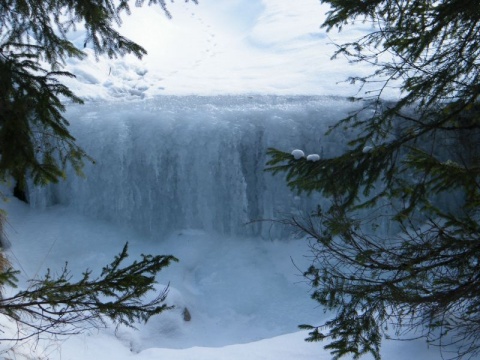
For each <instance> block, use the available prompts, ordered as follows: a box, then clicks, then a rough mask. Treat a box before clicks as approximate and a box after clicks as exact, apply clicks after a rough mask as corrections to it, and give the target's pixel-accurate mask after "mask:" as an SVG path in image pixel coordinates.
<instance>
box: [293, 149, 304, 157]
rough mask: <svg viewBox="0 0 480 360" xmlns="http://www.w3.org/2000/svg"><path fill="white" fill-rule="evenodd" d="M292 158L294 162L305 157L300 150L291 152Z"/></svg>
mask: <svg viewBox="0 0 480 360" xmlns="http://www.w3.org/2000/svg"><path fill="white" fill-rule="evenodd" d="M292 156H293V157H294V159H295V160H300V159H301V158H304V157H305V153H304V152H303V151H302V150H300V149H295V150H293V151H292Z"/></svg>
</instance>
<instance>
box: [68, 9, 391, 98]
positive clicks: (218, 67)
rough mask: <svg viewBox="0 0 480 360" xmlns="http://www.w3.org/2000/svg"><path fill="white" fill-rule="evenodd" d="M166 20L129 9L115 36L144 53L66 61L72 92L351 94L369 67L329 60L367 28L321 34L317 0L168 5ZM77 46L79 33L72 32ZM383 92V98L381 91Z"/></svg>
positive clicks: (151, 11) (321, 12)
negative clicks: (354, 80)
mask: <svg viewBox="0 0 480 360" xmlns="http://www.w3.org/2000/svg"><path fill="white" fill-rule="evenodd" d="M170 9H171V12H172V15H173V19H171V20H169V19H167V18H166V17H165V15H164V14H163V13H162V11H161V10H160V9H158V8H155V7H148V6H145V7H143V8H136V9H134V11H133V12H132V15H131V16H130V17H126V18H125V21H124V24H123V25H122V28H121V30H122V32H124V33H125V34H126V35H127V36H129V37H130V38H132V39H133V40H136V41H137V42H138V43H140V44H141V45H143V46H144V47H145V48H146V49H147V51H148V55H147V56H146V57H145V58H144V59H142V60H137V59H135V58H133V57H128V56H127V57H126V58H123V59H116V60H109V59H104V58H100V59H99V61H98V62H97V61H96V60H95V57H94V56H93V54H92V53H91V51H89V49H86V50H87V52H88V53H89V58H88V59H87V60H86V61H82V62H78V61H70V62H69V63H68V66H67V70H69V71H71V72H72V73H73V74H75V75H77V80H68V81H69V84H70V85H71V87H72V89H75V90H76V91H77V93H78V94H80V95H81V96H83V97H84V98H87V99H109V100H111V99H122V100H125V99H127V98H137V99H138V98H145V97H151V96H155V95H162V94H168V95H172V94H176V95H186V94H196V95H218V94H245V93H247V94H248V93H250V94H283V95H286V94H290V95H291V94H304V95H307V94H309V95H342V96H351V95H354V94H356V91H357V90H356V88H355V87H354V86H351V85H350V84H348V83H345V82H344V81H345V80H346V79H347V78H348V76H351V75H360V74H366V73H369V72H370V71H371V69H370V68H369V67H362V66H359V65H358V64H356V65H355V66H352V65H349V64H348V63H347V61H346V60H345V59H344V58H338V59H337V60H334V61H331V60H330V57H331V56H332V54H333V52H334V50H335V46H334V44H335V43H341V42H345V41H348V40H352V39H354V38H356V37H358V36H360V35H362V34H364V33H365V32H367V31H371V29H372V28H371V26H370V25H368V24H361V23H359V24H357V25H356V27H355V30H352V29H346V30H345V31H343V32H342V33H340V34H339V33H337V32H336V31H332V32H330V33H327V32H326V31H325V29H321V28H320V25H321V24H322V22H323V20H324V18H325V12H326V11H327V9H328V8H327V7H325V6H324V5H320V3H319V1H318V0H296V1H295V3H294V4H292V2H290V1H278V0H263V1H261V0H248V1H246V0H229V1H221V0H201V1H200V4H199V5H197V6H196V5H194V4H193V3H184V2H182V1H178V2H176V3H174V4H171V5H170ZM72 38H74V39H75V40H76V43H77V44H78V46H83V42H84V34H83V33H82V32H81V31H80V30H79V31H78V32H76V33H73V34H72ZM385 95H386V94H385Z"/></svg>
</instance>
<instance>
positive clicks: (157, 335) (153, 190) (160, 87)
mask: <svg viewBox="0 0 480 360" xmlns="http://www.w3.org/2000/svg"><path fill="white" fill-rule="evenodd" d="M291 4H292V2H291V1H289V0H230V1H221V0H200V5H198V6H195V5H193V4H192V3H184V2H182V1H177V2H175V3H173V4H170V3H169V8H170V10H171V12H172V14H173V20H168V19H166V17H165V16H164V14H163V13H162V11H161V10H160V9H159V8H155V7H146V6H145V7H144V8H140V9H137V8H136V9H133V10H134V11H133V14H132V16H130V17H128V18H125V19H124V20H125V21H124V24H123V26H122V32H124V33H125V35H127V36H129V37H131V38H133V39H134V40H137V41H138V42H139V43H141V44H142V45H143V46H144V47H145V48H146V49H147V51H148V52H149V55H148V56H147V57H145V58H144V59H142V60H138V59H135V58H133V57H131V56H127V57H125V58H121V59H106V58H102V57H101V58H99V59H98V61H97V60H96V59H95V56H94V54H93V53H92V51H91V49H86V50H85V51H86V52H87V55H88V57H87V59H85V60H84V61H79V60H76V59H69V60H67V64H66V70H68V71H71V72H72V73H74V74H75V75H76V76H77V78H76V79H64V81H65V82H66V83H67V85H68V86H69V87H71V89H72V90H73V91H74V92H75V93H76V94H78V95H79V96H81V97H82V98H84V99H86V100H89V101H88V103H87V104H86V105H85V106H83V107H78V106H73V105H71V106H69V107H68V111H67V114H66V115H67V119H68V120H69V121H70V123H71V130H72V132H73V135H74V136H75V137H76V138H77V139H78V142H79V144H80V145H81V146H82V147H84V148H85V150H87V153H89V154H90V155H92V156H93V157H94V158H95V160H96V165H94V166H93V165H87V166H86V168H85V173H86V175H87V177H86V179H81V178H78V177H75V176H74V175H73V174H69V175H68V180H67V181H66V182H63V183H61V184H59V185H57V186H51V187H46V188H43V189H35V188H30V200H31V201H32V206H27V205H26V204H24V203H21V202H20V201H18V200H17V199H14V198H11V197H10V198H9V201H8V202H6V203H4V204H3V206H2V208H5V209H6V210H7V212H8V225H7V229H6V232H7V235H8V237H9V240H10V242H11V244H12V246H11V248H10V249H9V250H8V257H9V259H10V260H11V262H12V264H13V265H14V266H15V267H16V268H17V269H19V270H21V276H20V287H26V286H27V280H28V279H32V278H36V277H37V276H39V275H41V274H43V273H45V271H46V269H47V268H50V269H52V271H53V272H56V271H57V272H58V271H59V270H60V269H61V267H62V266H63V265H64V263H65V261H68V264H69V268H70V269H71V270H72V273H77V274H79V273H81V271H83V270H85V269H86V268H91V269H93V270H97V271H99V270H100V269H101V267H102V266H103V265H105V264H107V263H108V262H109V261H111V259H112V257H113V256H114V255H115V254H117V253H118V252H119V251H120V250H121V248H122V247H123V245H124V244H125V243H126V242H129V245H130V253H131V255H132V258H135V257H136V256H139V254H140V253H153V254H173V255H175V256H176V257H178V258H179V259H180V263H178V264H174V265H172V266H171V267H170V268H168V269H166V270H165V271H163V272H162V273H161V274H160V278H159V282H160V284H159V285H158V291H162V290H163V288H164V286H166V285H167V284H170V293H169V297H168V299H167V301H168V302H169V303H171V304H173V305H175V306H176V308H175V309H174V310H172V311H170V312H168V313H165V314H162V315H160V316H158V317H156V318H154V319H152V320H151V321H150V322H149V323H147V324H145V325H142V324H139V325H138V330H137V331H133V330H132V329H127V328H123V327H121V328H118V329H115V328H113V327H108V328H106V329H101V330H98V331H90V332H87V333H86V334H83V335H79V336H74V337H71V338H67V339H57V340H54V339H51V340H46V341H40V343H38V344H37V343H36V342H35V341H33V340H32V341H31V342H25V343H20V344H17V345H16V346H15V348H14V351H15V353H14V354H12V353H11V352H10V353H8V354H4V355H5V357H10V358H21V357H22V356H25V357H31V358H40V359H44V358H48V359H72V360H73V359H79V360H80V359H81V360H83V359H85V360H86V359H104V360H110V359H112V360H113V359H115V360H122V359H129V360H153V359H173V358H174V359H179V360H181V359H189V360H190V359H195V360H202V359H209V360H215V359H222V360H223V359H225V360H226V359H228V360H240V359H246V358H248V359H253V360H256V359H258V360H260V359H262V360H270V359H272V360H273V359H275V360H283V359H285V360H287V359H288V360H290V359H307V358H308V359H312V358H317V359H329V358H330V356H329V354H328V352H326V351H324V350H323V348H322V344H317V343H314V344H312V343H307V342H305V341H304V340H303V339H304V338H305V337H306V336H307V334H306V332H299V331H298V330H297V329H298V328H297V325H299V324H303V323H311V324H315V323H317V322H319V321H321V320H322V319H324V317H325V316H326V315H325V314H324V313H323V310H322V309H319V308H318V307H317V304H316V303H315V302H314V301H312V300H311V299H310V297H309V291H310V289H309V287H308V284H306V283H305V282H304V279H303V277H302V276H301V271H302V270H304V269H305V268H306V266H308V264H309V259H308V255H309V252H308V244H307V243H306V241H304V240H303V239H297V238H295V237H293V236H291V235H289V233H288V232H285V229H283V230H282V229H276V228H275V227H274V226H273V225H272V224H271V223H268V222H254V223H249V224H248V225H246V222H249V221H251V220H252V219H271V218H274V217H275V215H276V214H278V213H283V214H292V213H294V214H295V213H301V212H303V211H305V209H309V208H311V207H312V206H314V205H315V204H317V203H318V201H321V199H318V198H315V197H305V196H302V195H296V194H292V193H289V192H288V190H287V188H286V185H285V182H284V179H282V178H281V176H277V177H275V178H273V177H272V176H271V175H270V174H266V173H265V172H264V171H263V168H264V166H265V160H266V157H265V151H266V148H267V147H270V146H273V147H277V148H280V149H292V148H294V147H296V146H301V147H302V148H303V149H304V150H305V151H306V152H307V153H309V152H313V151H319V148H321V150H322V152H321V153H322V155H323V154H324V155H325V156H332V155H334V154H336V153H338V152H339V151H342V144H343V143H345V139H348V138H349V137H351V136H353V134H352V132H349V131H345V133H344V134H342V137H341V138H335V137H329V138H328V139H325V138H323V133H324V132H325V130H326V129H327V127H328V125H329V124H330V123H331V122H332V121H335V120H337V119H338V118H341V117H342V116H343V115H345V114H347V113H348V112H349V111H351V110H352V109H354V105H353V104H351V103H348V102H346V101H345V100H343V99H344V98H345V97H346V96H351V95H356V94H357V89H356V88H355V87H352V86H351V85H349V84H345V83H343V81H344V80H345V79H346V78H347V77H348V76H351V75H361V74H367V73H370V72H371V69H370V68H368V67H364V66H361V65H359V64H356V65H355V66H352V65H349V64H348V63H347V61H346V60H345V59H338V60H335V61H330V57H331V55H332V52H333V51H334V49H335V46H334V45H333V43H335V42H344V41H348V40H351V39H353V38H356V37H358V36H359V35H361V34H365V33H366V32H367V31H371V28H370V26H369V25H366V24H356V25H355V27H354V28H352V29H349V31H344V32H343V33H341V34H336V33H334V32H332V33H326V32H325V30H324V29H320V28H319V26H320V24H321V23H322V21H323V19H324V18H325V12H326V10H327V9H326V8H325V6H323V5H320V4H319V2H318V0H296V1H295V5H293V6H292V5H291ZM71 37H72V39H74V41H75V43H76V44H77V45H78V46H79V47H80V48H82V47H83V42H84V33H83V32H82V30H81V28H79V30H78V31H77V32H76V33H72V34H71ZM364 90H365V91H368V90H369V89H368V87H366V88H365V89H364ZM186 95H189V96H186ZM219 95H222V96H219ZM307 95H309V96H307ZM384 95H385V96H387V95H389V94H388V93H385V94H384ZM390 95H391V96H395V94H394V93H392V94H390ZM355 106H357V105H355ZM320 140H322V141H320ZM292 155H294V156H295V158H297V156H299V157H298V158H300V157H304V156H305V154H304V152H303V151H302V153H301V154H300V153H295V154H293V153H292ZM313 155H316V154H310V155H309V157H310V160H312V156H313ZM10 190H11V189H10ZM10 190H9V189H6V190H3V192H5V193H8V192H9V191H10ZM152 296H153V295H152ZM185 308H187V309H188V310H189V312H190V313H191V317H192V318H191V320H190V321H188V322H186V321H184V319H183V316H182V312H183V309H185ZM2 325H3V326H5V327H4V328H3V329H2V330H5V331H6V332H7V333H8V332H9V331H15V328H14V327H12V324H7V323H5V322H2ZM10 333H11V332H10ZM9 345H10V344H9V343H5V342H3V343H1V346H2V349H7V348H8V346H9ZM382 352H383V354H384V356H385V358H388V359H389V360H396V359H405V358H409V357H411V358H422V359H427V360H428V359H434V358H438V352H437V351H436V349H433V350H428V349H427V348H426V346H425V345H424V344H423V342H421V341H420V342H413V343H397V342H389V341H387V342H385V346H384V347H383V350H382Z"/></svg>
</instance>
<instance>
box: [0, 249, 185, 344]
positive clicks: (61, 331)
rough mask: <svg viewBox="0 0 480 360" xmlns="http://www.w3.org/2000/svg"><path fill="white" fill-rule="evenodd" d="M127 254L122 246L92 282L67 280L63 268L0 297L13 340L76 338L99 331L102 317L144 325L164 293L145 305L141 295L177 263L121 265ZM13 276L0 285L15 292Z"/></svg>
mask: <svg viewBox="0 0 480 360" xmlns="http://www.w3.org/2000/svg"><path fill="white" fill-rule="evenodd" d="M127 249H128V247H127V245H125V247H124V248H123V250H122V252H121V253H120V254H119V255H117V256H116V257H115V259H114V260H113V262H112V263H111V264H110V265H107V266H105V267H104V268H103V270H102V272H101V274H100V276H98V277H96V278H92V272H91V271H90V270H87V271H85V272H84V273H83V274H82V277H81V279H80V280H77V281H73V280H72V276H71V274H70V273H69V271H68V269H67V267H66V266H65V267H64V269H63V271H62V272H61V273H60V274H59V275H57V276H53V275H52V274H51V272H50V271H48V272H47V274H46V275H45V276H44V278H42V279H38V280H32V281H31V284H30V286H29V288H28V289H27V290H22V291H19V292H18V293H16V294H15V295H12V296H7V297H3V298H1V299H0V313H1V314H3V315H6V316H7V317H9V318H12V319H14V320H15V321H16V322H17V324H18V326H19V331H18V334H19V338H18V339H17V340H20V341H21V340H25V339H27V338H29V337H32V336H40V335H48V336H52V335H70V334H77V333H80V332H82V331H85V330H87V329H89V328H99V327H101V326H104V324H105V323H104V320H105V318H108V319H110V320H111V321H113V322H114V323H116V324H124V325H127V326H132V327H133V324H134V323H136V322H139V321H144V322H146V321H147V320H148V319H149V318H150V317H151V316H153V315H157V314H160V313H161V312H163V311H165V310H168V309H169V307H168V306H167V305H166V304H165V303H164V300H165V298H166V295H167V292H168V288H166V289H164V290H163V292H161V293H160V294H158V295H157V296H156V297H155V298H154V299H153V300H151V301H148V302H145V300H144V296H145V295H146V294H147V293H148V292H150V291H152V290H154V284H155V282H156V281H155V276H156V275H157V273H158V272H159V271H160V270H161V269H163V268H164V267H166V266H168V265H169V264H170V263H171V262H172V261H177V259H176V258H174V257H173V256H161V255H157V256H152V255H142V259H141V260H140V261H134V262H133V263H131V264H129V265H124V262H125V259H126V258H127V257H128V253H127ZM16 274H17V272H16V271H14V270H13V269H7V270H6V271H4V272H2V273H1V274H0V282H1V283H2V284H3V285H9V286H14V287H15V285H16V281H17V280H16V277H15V275H16ZM0 340H11V339H0Z"/></svg>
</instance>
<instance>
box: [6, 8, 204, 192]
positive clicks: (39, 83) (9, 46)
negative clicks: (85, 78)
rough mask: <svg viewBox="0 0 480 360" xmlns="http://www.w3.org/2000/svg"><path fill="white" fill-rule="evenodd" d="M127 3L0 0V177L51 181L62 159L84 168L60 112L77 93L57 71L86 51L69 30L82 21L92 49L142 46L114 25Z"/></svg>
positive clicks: (136, 50) (134, 50)
mask: <svg viewBox="0 0 480 360" xmlns="http://www.w3.org/2000/svg"><path fill="white" fill-rule="evenodd" d="M192 1H193V2H195V3H196V0H192ZM144 2H145V1H135V6H142V5H143V3H144ZM130 3H131V1H128V0H121V1H111V0H106V1H90V0H80V1H71V0H49V1H39V0H0V156H1V159H0V180H5V179H6V178H7V177H9V176H13V177H14V178H15V179H16V180H17V181H18V183H19V184H20V186H21V187H24V186H25V181H26V178H27V177H28V176H30V177H32V179H33V181H34V182H35V183H36V184H46V183H49V182H56V181H58V180H59V179H61V178H63V177H64V170H65V166H66V165H67V164H71V165H72V166H73V168H74V169H75V170H76V171H77V173H78V174H81V169H82V166H83V160H84V159H88V160H91V159H90V158H89V157H88V156H87V155H86V154H85V153H84V152H83V151H82V149H80V148H79V147H78V146H77V145H75V139H74V138H73V137H72V136H71V134H70V133H69V131H68V122H67V120H66V119H65V118H64V117H63V116H62V112H63V111H64V105H63V103H64V102H75V103H81V102H82V100H81V99H79V98H78V97H76V96H75V95H74V94H73V93H72V92H71V91H70V90H69V89H68V88H67V87H66V86H64V85H63V84H62V83H61V82H60V79H61V77H63V76H67V77H68V76H69V77H72V76H73V74H70V73H68V72H64V71H61V69H62V66H63V64H64V62H65V60H66V59H67V58H71V57H73V58H78V59H82V58H84V56H85V54H84V52H83V51H82V50H81V49H78V48H76V47H75V45H74V44H73V43H72V42H70V41H69V40H68V38H67V34H68V32H70V31H74V30H75V29H76V26H77V25H82V26H84V27H85V30H86V38H85V46H92V47H93V49H94V51H95V54H96V55H97V56H98V55H102V54H106V55H108V56H109V57H117V56H123V55H125V54H134V55H135V56H137V57H139V58H141V57H142V56H143V55H145V54H146V51H145V49H144V48H142V47H141V46H140V45H138V44H136V43H135V42H133V41H131V40H129V39H127V38H125V37H124V36H122V35H121V34H120V33H119V32H118V31H117V30H115V29H114V25H120V24H121V16H122V15H123V14H130ZM148 5H159V6H161V7H162V9H163V10H164V11H165V13H166V15H167V16H170V13H169V12H168V10H167V7H166V6H167V5H166V2H165V0H149V1H148Z"/></svg>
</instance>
